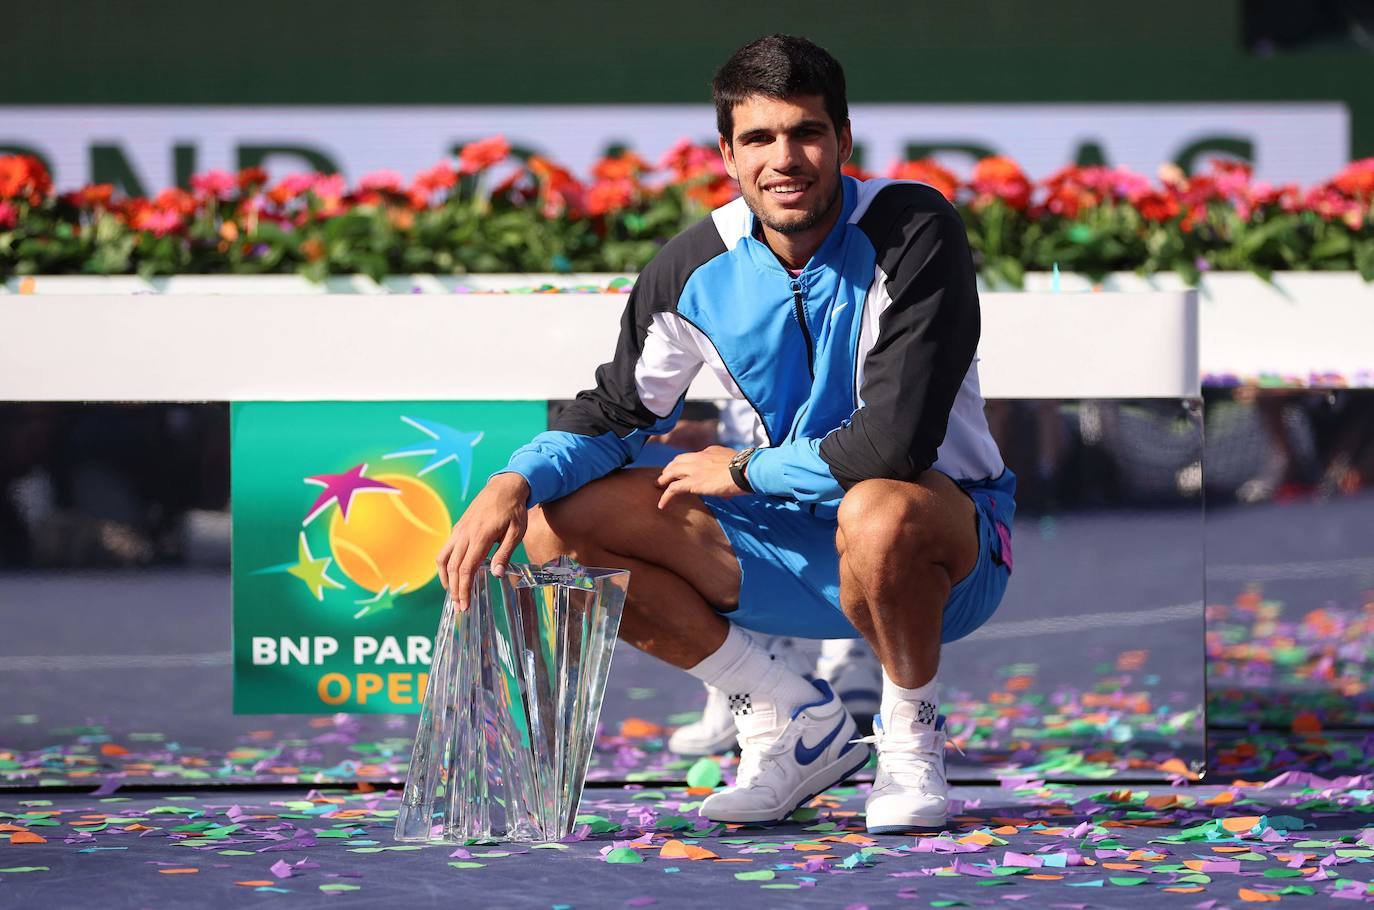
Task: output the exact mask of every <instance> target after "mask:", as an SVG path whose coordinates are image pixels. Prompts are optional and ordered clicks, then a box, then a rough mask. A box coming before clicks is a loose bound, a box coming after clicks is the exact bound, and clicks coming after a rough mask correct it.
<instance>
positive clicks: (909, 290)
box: [748, 201, 980, 502]
mask: <svg viewBox="0 0 1374 910" xmlns="http://www.w3.org/2000/svg"><path fill="white" fill-rule="evenodd" d="M891 232H892V233H891V234H889V238H888V242H887V243H886V244H884V246H885V248H886V251H887V256H886V257H884V255H883V254H882V252H880V257H879V264H880V265H883V264H884V258H888V259H889V261H890V262H891V266H892V267H891V268H890V269H886V268H885V269H884V271H885V272H886V274H887V280H886V282H885V288H884V289H885V291H886V293H887V295H888V296H890V298H891V301H892V302H891V305H890V306H888V307H887V309H886V310H885V311H883V313H882V316H881V317H880V320H879V325H878V335H877V339H876V340H875V342H874V344H873V347H872V348H871V349H870V351H869V353H868V355H867V357H866V358H865V360H864V377H863V383H862V386H861V388H860V390H859V397H860V401H861V404H860V406H859V408H858V410H856V411H855V412H854V413H853V415H852V416H851V417H850V418H849V419H848V420H847V421H845V423H844V424H843V425H841V426H840V427H838V428H837V429H835V430H834V431H833V432H831V433H829V434H827V435H826V436H825V437H824V438H823V439H799V440H796V441H794V442H791V443H787V444H784V445H781V446H776V447H773V448H767V449H760V450H759V451H758V452H757V453H756V454H755V455H754V457H753V458H752V459H751V460H750V462H749V467H748V479H749V483H750V485H751V486H752V487H753V488H754V489H755V490H756V491H758V492H760V493H765V494H769V495H773V496H782V497H787V498H790V499H796V500H798V501H801V502H827V501H831V500H835V499H839V498H840V497H841V496H843V495H844V492H845V491H846V490H848V489H849V488H850V487H852V486H853V485H854V484H856V483H858V482H859V481H861V480H867V479H870V478H886V479H891V480H905V481H911V480H915V479H916V478H917V477H919V476H920V475H921V473H922V472H923V471H925V470H926V469H927V468H929V467H930V466H931V465H932V464H934V463H935V457H936V452H937V450H938V449H939V447H940V443H941V442H943V441H944V438H945V430H946V427H947V425H948V423H949V413H950V409H951V408H952V407H953V405H954V399H955V397H956V396H957V395H958V392H959V387H960V385H961V384H962V383H963V380H964V376H965V374H966V373H967V372H968V369H969V367H970V365H971V364H972V363H973V357H974V354H975V353H976V351H977V348H978V336H979V331H980V321H979V310H978V289H977V283H976V277H975V272H974V268H973V260H972V256H971V254H970V252H969V246H968V235H967V234H966V233H965V230H964V226H963V223H962V222H961V221H960V220H959V216H958V213H957V212H955V210H954V208H953V207H952V206H949V205H948V204H945V203H943V201H941V202H940V203H938V204H935V205H927V204H916V203H913V206H912V207H911V208H910V209H907V210H906V211H904V212H902V213H901V215H900V216H899V217H898V218H897V219H896V220H895V223H894V226H893V227H892V229H891Z"/></svg>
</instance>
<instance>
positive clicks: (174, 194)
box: [153, 186, 196, 217]
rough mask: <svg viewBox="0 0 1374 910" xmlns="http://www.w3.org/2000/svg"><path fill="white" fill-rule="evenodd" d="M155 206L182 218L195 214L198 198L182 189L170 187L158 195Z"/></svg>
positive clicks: (154, 201) (154, 202)
mask: <svg viewBox="0 0 1374 910" xmlns="http://www.w3.org/2000/svg"><path fill="white" fill-rule="evenodd" d="M153 205H154V206H155V207H157V208H159V209H165V210H166V211H169V212H173V213H175V214H176V215H179V216H181V217H186V216H189V215H193V214H195V211H196V197H195V196H192V195H191V194H190V193H188V192H186V191H185V190H183V189H181V188H180V187H175V186H173V187H168V188H167V189H165V190H163V191H162V192H160V193H158V194H157V197H156V198H155V199H153Z"/></svg>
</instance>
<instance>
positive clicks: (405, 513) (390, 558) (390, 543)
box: [329, 474, 452, 593]
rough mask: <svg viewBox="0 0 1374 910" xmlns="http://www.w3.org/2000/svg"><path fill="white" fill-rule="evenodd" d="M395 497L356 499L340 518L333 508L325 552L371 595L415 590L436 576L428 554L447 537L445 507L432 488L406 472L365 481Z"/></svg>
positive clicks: (341, 569)
mask: <svg viewBox="0 0 1374 910" xmlns="http://www.w3.org/2000/svg"><path fill="white" fill-rule="evenodd" d="M371 479H373V480H377V481H380V482H382V483H384V484H387V485H388V486H391V487H394V488H395V489H396V490H399V491H400V492H399V493H388V494H385V495H379V494H372V495H366V496H357V497H355V498H354V499H353V501H352V503H351V504H350V506H349V508H348V517H347V518H345V517H344V514H343V510H342V509H335V510H334V513H333V515H332V516H331V518H330V521H329V549H330V551H331V552H332V553H333V555H334V561H335V563H336V564H337V565H338V567H339V569H340V571H342V572H343V573H344V574H345V575H347V576H348V577H349V578H350V579H351V580H352V581H353V582H354V583H355V584H357V585H358V586H359V587H361V588H364V589H366V590H368V591H372V592H373V593H379V592H380V591H381V590H382V588H384V587H385V588H387V589H388V590H390V591H393V592H395V591H416V590H419V589H420V588H422V587H424V586H425V585H426V584H428V583H429V581H430V579H432V578H434V576H435V575H436V574H437V569H436V568H435V565H434V556H435V554H436V553H438V552H439V550H440V549H441V548H442V547H443V545H444V541H446V540H447V539H448V534H449V530H450V529H451V528H452V522H451V521H450V519H449V511H448V507H447V506H446V505H444V500H443V499H442V498H441V497H440V496H439V494H438V493H436V492H435V491H434V488H433V487H431V486H430V485H429V484H427V483H425V482H424V481H423V480H419V479H417V478H415V477H410V476H408V475H406V474H378V475H377V476H376V477H374V478H371Z"/></svg>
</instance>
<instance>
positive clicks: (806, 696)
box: [687, 623, 819, 732]
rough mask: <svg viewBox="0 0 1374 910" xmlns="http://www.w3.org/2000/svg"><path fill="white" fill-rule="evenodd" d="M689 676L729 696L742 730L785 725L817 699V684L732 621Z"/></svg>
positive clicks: (736, 722)
mask: <svg viewBox="0 0 1374 910" xmlns="http://www.w3.org/2000/svg"><path fill="white" fill-rule="evenodd" d="M687 672H688V673H690V674H691V675H693V676H695V677H696V678H697V679H699V680H701V681H702V682H704V683H706V684H707V685H708V686H715V687H716V688H717V689H720V690H721V691H722V692H724V693H725V694H726V695H727V696H728V698H729V703H730V710H731V712H732V713H733V714H734V715H735V725H736V727H738V728H739V729H740V730H741V732H743V731H746V730H751V729H752V730H769V729H774V728H776V727H781V726H784V725H786V723H787V722H788V721H789V720H791V718H792V712H793V711H795V710H796V709H797V708H799V707H801V706H802V705H804V704H806V703H807V702H810V701H815V700H816V698H817V697H818V696H819V693H818V692H817V691H816V688H815V686H813V685H811V683H809V682H807V681H806V679H805V678H804V677H802V676H801V675H800V674H798V673H797V672H796V671H794V670H792V669H790V668H789V667H788V666H787V664H786V662H785V661H782V660H778V659H777V658H776V657H775V656H774V655H772V654H769V653H768V652H767V651H765V650H764V649H763V648H761V647H759V645H758V643H757V642H755V641H754V640H753V638H751V637H750V635H749V633H748V632H746V631H744V630H743V629H741V628H740V627H739V626H737V625H735V624H734V623H731V624H730V632H729V634H728V635H726V636H725V643H724V644H722V645H721V646H720V648H718V649H717V650H716V651H715V653H713V654H710V655H707V657H706V659H705V660H703V661H702V662H701V663H699V664H697V665H696V666H694V667H691V668H690V669H688V671H687Z"/></svg>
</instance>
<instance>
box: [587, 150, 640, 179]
mask: <svg viewBox="0 0 1374 910" xmlns="http://www.w3.org/2000/svg"><path fill="white" fill-rule="evenodd" d="M647 170H650V168H649V163H648V162H647V161H645V160H644V159H643V158H641V157H639V156H638V155H636V154H635V153H634V152H631V151H622V152H621V153H620V154H619V155H616V156H615V157H614V158H602V159H601V160H600V161H598V162H597V163H596V164H594V165H592V176H593V177H595V178H596V179H597V180H637V179H639V175H640V174H643V173H644V172H645V171H647Z"/></svg>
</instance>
